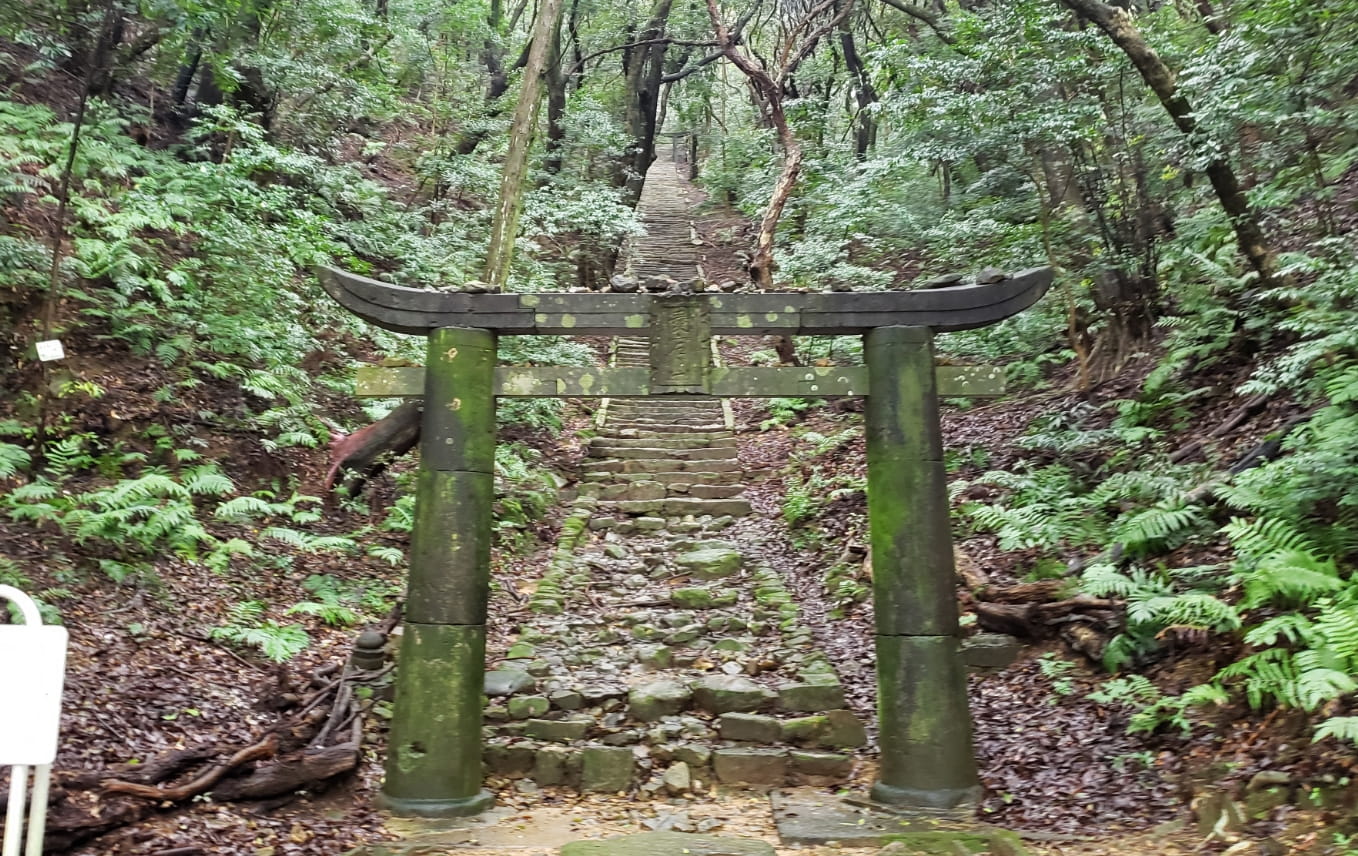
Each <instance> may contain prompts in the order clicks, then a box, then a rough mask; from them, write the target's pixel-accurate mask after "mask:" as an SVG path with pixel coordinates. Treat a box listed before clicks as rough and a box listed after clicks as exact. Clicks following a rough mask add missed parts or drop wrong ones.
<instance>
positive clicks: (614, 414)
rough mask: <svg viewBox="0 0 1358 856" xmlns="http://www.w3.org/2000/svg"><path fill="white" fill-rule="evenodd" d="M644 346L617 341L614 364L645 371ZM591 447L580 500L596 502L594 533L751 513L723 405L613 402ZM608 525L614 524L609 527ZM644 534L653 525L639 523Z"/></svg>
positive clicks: (632, 341)
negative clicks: (658, 520)
mask: <svg viewBox="0 0 1358 856" xmlns="http://www.w3.org/2000/svg"><path fill="white" fill-rule="evenodd" d="M649 355H650V351H649V340H647V339H619V340H617V342H616V345H615V351H614V363H615V365H620V366H639V365H642V366H644V365H648V364H649V360H650V356H649ZM605 414H606V420H605V422H604V425H603V427H602V429H601V430H600V431H599V435H598V436H596V437H595V438H593V439H592V440H591V441H590V444H589V456H588V459H587V460H586V462H585V469H586V474H585V484H584V485H582V487H581V493H582V494H583V495H588V496H594V497H596V498H597V499H598V500H599V505H598V512H599V514H598V516H596V517H595V518H594V519H593V520H591V525H592V526H594V527H595V528H611V527H618V528H620V529H621V531H631V530H632V529H634V528H636V527H637V520H636V518H643V517H645V518H675V517H678V518H693V519H695V520H696V519H697V518H700V517H707V518H722V517H744V516H745V515H747V514H749V513H750V503H749V500H747V499H745V498H744V496H743V493H744V490H745V488H744V485H743V484H741V481H742V478H743V474H742V473H741V468H740V461H739V460H738V457H739V450H738V449H737V448H736V439H735V436H734V435H733V434H732V433H731V432H730V431H729V430H727V429H726V425H725V422H724V417H723V413H722V409H721V405H720V403H718V402H716V401H713V400H711V399H697V398H689V397H683V396H675V397H670V398H643V399H630V400H629V399H615V400H612V401H610V402H608V404H607V405H606V409H605ZM610 520H611V521H612V522H611V523H610ZM641 525H642V528H646V527H651V526H655V525H656V524H655V523H654V522H653V521H650V520H647V521H645V522H643V523H642V524H641Z"/></svg>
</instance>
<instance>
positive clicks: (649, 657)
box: [637, 645, 674, 669]
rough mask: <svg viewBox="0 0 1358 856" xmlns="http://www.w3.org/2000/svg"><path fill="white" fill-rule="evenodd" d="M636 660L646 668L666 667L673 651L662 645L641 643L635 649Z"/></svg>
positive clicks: (672, 658) (672, 655)
mask: <svg viewBox="0 0 1358 856" xmlns="http://www.w3.org/2000/svg"><path fill="white" fill-rule="evenodd" d="M637 661H638V662H639V663H641V665H643V666H645V667H647V668H648V669H668V668H669V667H670V664H671V663H673V662H674V652H673V651H672V650H670V649H669V648H668V647H666V646H664V645H643V646H642V647H641V648H639V649H637Z"/></svg>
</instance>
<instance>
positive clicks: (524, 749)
mask: <svg viewBox="0 0 1358 856" xmlns="http://www.w3.org/2000/svg"><path fill="white" fill-rule="evenodd" d="M482 755H483V758H484V760H485V762H486V768H487V769H488V770H490V772H491V773H493V774H495V775H497V776H504V777H506V778H511V779H512V778H516V777H518V776H526V775H528V774H529V773H530V772H532V770H533V759H534V755H535V753H534V751H533V747H532V746H526V745H524V744H511V745H503V744H498V743H492V744H490V745H489V746H486V747H485V749H484V750H483V752H482Z"/></svg>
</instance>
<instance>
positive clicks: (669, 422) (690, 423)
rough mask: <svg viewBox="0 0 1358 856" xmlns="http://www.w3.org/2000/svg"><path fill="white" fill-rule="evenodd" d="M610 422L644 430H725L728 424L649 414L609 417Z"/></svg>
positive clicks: (619, 425) (623, 426)
mask: <svg viewBox="0 0 1358 856" xmlns="http://www.w3.org/2000/svg"><path fill="white" fill-rule="evenodd" d="M609 424H610V425H612V426H613V427H615V428H617V427H622V428H641V429H643V430H647V431H650V430H654V429H657V428H667V427H668V428H690V429H692V430H694V431H724V430H726V426H725V425H723V424H722V423H720V422H716V421H713V420H710V419H709V420H705V421H699V420H695V419H690V418H688V417H684V418H683V419H652V418H651V417H649V416H646V417H643V416H638V417H635V418H633V419H609Z"/></svg>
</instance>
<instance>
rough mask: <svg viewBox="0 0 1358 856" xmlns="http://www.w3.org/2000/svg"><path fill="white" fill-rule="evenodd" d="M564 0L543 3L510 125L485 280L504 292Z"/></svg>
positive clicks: (535, 25) (545, 0)
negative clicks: (554, 36)
mask: <svg viewBox="0 0 1358 856" xmlns="http://www.w3.org/2000/svg"><path fill="white" fill-rule="evenodd" d="M561 7H562V0H543V3H542V6H541V7H540V8H539V9H538V19H537V21H536V22H535V23H534V24H533V41H532V44H531V46H530V47H529V49H528V61H527V63H526V64H525V66H524V71H523V88H522V89H521V90H520V91H519V103H518V106H517V107H516V108H515V109H514V120H513V121H512V122H511V123H510V125H509V152H508V153H507V154H506V155H505V164H504V170H503V172H501V174H500V201H499V204H498V205H497V206H496V208H495V218H494V220H492V221H491V226H490V247H489V249H488V250H487V251H486V269H485V279H486V281H487V282H489V283H490V284H491V286H492V287H494V288H503V287H504V284H505V282H506V281H508V279H509V265H510V262H511V261H512V259H513V257H514V239H515V238H516V237H518V234H519V214H520V213H521V212H522V210H523V190H524V179H525V178H526V177H527V174H528V149H529V145H530V144H531V143H532V141H533V129H534V127H535V126H536V125H537V118H538V101H539V100H540V99H539V97H538V96H539V95H541V94H542V78H543V73H544V72H545V70H546V68H547V55H548V53H549V51H550V49H551V43H552V35H553V34H554V33H555V32H556V28H557V24H558V23H559V21H560V20H561Z"/></svg>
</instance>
